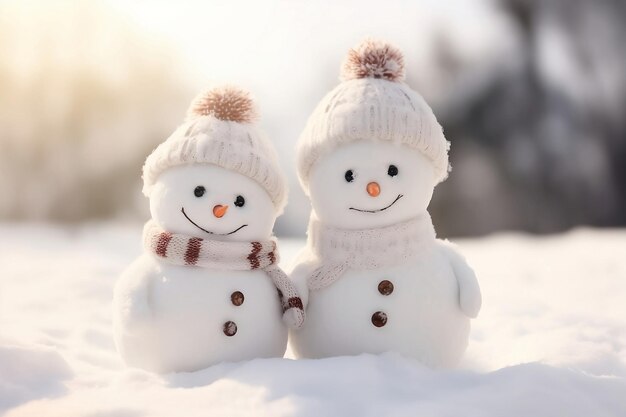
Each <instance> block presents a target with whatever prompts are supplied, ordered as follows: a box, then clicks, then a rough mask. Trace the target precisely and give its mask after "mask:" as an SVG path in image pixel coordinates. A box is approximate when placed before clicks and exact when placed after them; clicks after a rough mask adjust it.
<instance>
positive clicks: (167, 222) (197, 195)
mask: <svg viewBox="0 0 626 417" xmlns="http://www.w3.org/2000/svg"><path fill="white" fill-rule="evenodd" d="M150 212H151V214H152V218H153V219H154V220H155V221H156V222H157V223H158V224H159V225H160V226H161V227H163V228H164V229H165V230H167V231H170V232H173V233H184V234H188V235H192V236H198V237H204V238H207V239H216V240H230V241H256V240H265V239H267V238H268V237H269V236H270V235H271V233H272V228H273V227H274V221H275V220H276V210H275V208H274V205H273V203H272V200H271V199H270V197H269V195H268V194H267V192H266V191H265V190H264V189H263V188H262V187H261V186H260V185H259V184H257V183H256V182H255V181H254V180H252V179H250V178H248V177H246V176H244V175H241V174H238V173H236V172H232V171H228V170H226V169H223V168H220V167H218V166H216V165H209V164H204V165H202V164H200V165H183V166H178V167H174V168H170V169H168V170H166V171H165V172H163V173H162V174H161V175H160V176H159V178H158V180H157V182H156V184H155V185H154V187H153V189H152V192H151V193H150Z"/></svg>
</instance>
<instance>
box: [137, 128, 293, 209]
mask: <svg viewBox="0 0 626 417" xmlns="http://www.w3.org/2000/svg"><path fill="white" fill-rule="evenodd" d="M198 163H200V164H215V165H217V166H220V167H222V168H225V169H228V170H231V171H235V172H238V173H240V174H242V175H245V176H247V177H249V178H251V179H253V180H254V181H256V182H257V183H259V185H261V186H262V187H263V188H264V189H265V190H266V191H267V193H268V195H269V196H270V197H271V199H272V201H273V202H274V205H275V206H276V209H277V211H278V213H279V214H280V213H282V211H283V209H284V207H285V204H286V202H287V181H286V179H285V177H284V175H283V173H282V170H281V168H280V165H279V163H278V156H277V155H276V152H275V150H274V148H273V146H272V144H271V143H270V141H269V139H268V138H267V137H266V135H265V134H264V133H263V132H262V131H261V130H260V129H259V128H258V127H257V126H256V125H255V124H251V123H237V122H233V121H228V120H219V119H217V118H215V117H214V116H199V117H196V118H194V119H192V120H189V121H187V122H185V123H183V124H182V125H181V126H179V127H178V129H176V130H175V131H174V133H172V135H171V136H170V137H169V138H167V140H166V141H165V142H163V143H161V144H160V145H159V146H158V147H157V148H156V149H155V150H154V151H153V152H152V153H151V154H150V155H149V156H148V158H147V159H146V162H145V164H144V167H143V181H144V185H143V193H144V194H145V195H146V196H148V195H149V193H150V190H151V188H152V186H153V185H154V183H155V182H156V180H157V178H158V176H159V174H161V172H163V171H165V170H166V169H168V168H170V167H174V166H178V165H187V164H198Z"/></svg>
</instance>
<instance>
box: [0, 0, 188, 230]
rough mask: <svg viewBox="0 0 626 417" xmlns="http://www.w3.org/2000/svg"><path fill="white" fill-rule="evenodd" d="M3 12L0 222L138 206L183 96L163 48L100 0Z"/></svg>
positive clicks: (69, 217) (7, 7)
mask: <svg viewBox="0 0 626 417" xmlns="http://www.w3.org/2000/svg"><path fill="white" fill-rule="evenodd" d="M0 8H1V10H0V50H1V51H2V54H1V55H0V192H1V193H2V198H0V217H1V218H9V219H40V220H41V219H46V220H61V221H77V220H84V219H90V218H105V217H111V216H112V215H116V214H117V215H119V214H122V213H124V212H134V213H135V215H136V211H137V210H141V211H142V212H144V213H145V212H146V204H145V201H142V200H140V193H139V190H140V173H141V171H140V169H141V165H142V163H143V160H144V159H145V156H146V155H147V154H148V153H149V152H150V150H151V149H152V148H153V147H155V146H156V145H157V144H158V143H160V142H161V141H162V140H163V139H164V138H165V137H167V135H168V134H169V133H170V131H171V129H172V126H175V125H176V124H177V123H178V122H179V121H180V120H181V118H182V114H183V111H184V109H185V105H186V102H187V100H188V99H189V94H188V93H189V89H187V88H186V87H185V86H184V85H182V83H181V82H180V81H179V80H180V79H181V78H182V76H181V74H179V73H178V68H177V67H176V62H177V60H176V56H175V55H174V54H172V52H171V48H170V47H169V46H168V45H167V44H166V43H164V42H163V41H162V40H157V39H151V38H148V37H146V36H140V35H139V34H138V33H137V32H135V30H133V29H132V28H131V27H130V25H129V24H128V22H126V21H125V20H124V17H123V15H122V14H120V13H119V12H116V11H115V10H112V8H111V6H110V5H109V4H107V3H104V2H101V1H89V2H80V1H62V2H50V3H46V2H44V1H39V2H15V3H0ZM139 201H140V202H141V204H136V203H135V202H139ZM139 207H141V208H140V209H139Z"/></svg>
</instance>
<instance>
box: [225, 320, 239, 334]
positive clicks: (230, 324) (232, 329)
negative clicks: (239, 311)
mask: <svg viewBox="0 0 626 417" xmlns="http://www.w3.org/2000/svg"><path fill="white" fill-rule="evenodd" d="M235 333H237V325H236V324H235V322H234V321H227V322H226V323H224V334H225V335H226V336H228V337H230V336H234V335H235Z"/></svg>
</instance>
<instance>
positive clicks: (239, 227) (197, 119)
mask: <svg viewBox="0 0 626 417" xmlns="http://www.w3.org/2000/svg"><path fill="white" fill-rule="evenodd" d="M256 114H257V112H256V109H255V104H254V102H253V101H252V99H251V98H250V95H249V94H248V93H247V92H246V91H243V90H241V89H239V88H236V87H231V86H224V87H217V88H214V89H211V90H209V91H207V92H206V93H204V94H201V95H200V96H198V98H196V99H195V101H193V103H192V104H191V107H190V109H189V111H188V117H187V120H186V121H185V122H184V123H183V124H182V125H181V126H180V127H179V128H178V129H177V130H176V131H175V132H174V133H173V134H172V135H171V136H170V137H169V138H168V139H167V140H166V141H165V142H163V143H162V144H161V145H159V146H158V147H157V148H156V150H155V151H154V152H153V153H152V154H151V155H150V156H148V158H147V159H146V163H145V165H144V167H143V180H144V188H143V192H144V194H145V195H146V196H147V197H148V198H149V199H150V212H151V215H152V219H151V220H150V221H149V222H148V223H147V224H146V225H145V227H144V232H143V246H144V254H143V255H142V256H141V257H139V259H137V260H136V261H135V262H134V263H133V264H132V265H130V266H129V267H128V268H127V269H126V271H125V272H124V273H123V275H122V276H121V278H120V279H119V281H118V282H117V285H116V287H115V295H114V312H113V313H114V335H115V342H116V345H117V348H118V350H119V352H120V354H121V356H122V358H123V360H124V361H125V362H126V363H127V364H128V365H130V366H135V367H139V368H144V369H147V370H150V371H155V372H181V371H194V370H198V369H202V368H205V367H207V366H209V365H212V364H215V363H218V362H222V361H240V360H246V359H252V358H259V357H282V356H283V354H284V353H285V349H286V346H287V328H286V326H285V324H286V325H287V326H291V327H293V328H298V327H300V326H301V325H302V322H303V320H304V311H303V308H302V302H301V300H300V298H299V296H298V294H297V292H296V290H295V287H294V286H293V285H292V284H291V281H290V280H289V279H288V277H287V276H286V275H285V273H284V272H283V271H281V270H280V269H279V268H278V252H277V248H276V240H275V238H274V237H273V236H272V228H273V226H274V221H275V220H276V217H277V216H278V214H280V213H281V212H282V210H283V208H284V206H285V203H286V183H285V179H284V176H283V174H282V172H281V170H280V168H279V166H278V161H277V157H276V154H275V151H274V149H273V147H272V145H271V143H270V142H269V141H268V139H267V138H266V137H265V136H264V134H263V133H262V132H261V131H260V130H259V128H258V127H257V126H256V125H255V123H254V122H255V120H256Z"/></svg>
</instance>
